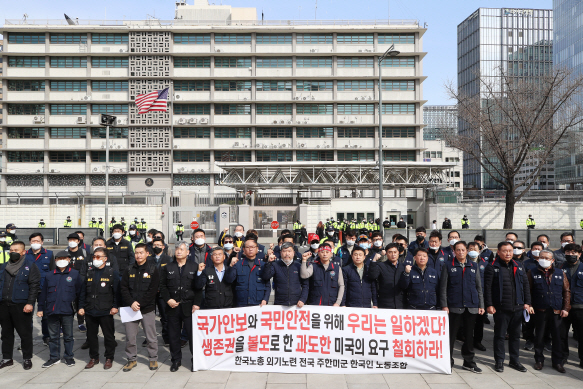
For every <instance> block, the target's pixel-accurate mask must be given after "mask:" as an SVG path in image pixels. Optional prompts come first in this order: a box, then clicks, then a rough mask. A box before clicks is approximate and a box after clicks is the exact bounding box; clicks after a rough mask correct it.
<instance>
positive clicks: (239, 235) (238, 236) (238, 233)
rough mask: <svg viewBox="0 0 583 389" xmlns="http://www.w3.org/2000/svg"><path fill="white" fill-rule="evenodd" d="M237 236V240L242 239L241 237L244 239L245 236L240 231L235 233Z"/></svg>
mask: <svg viewBox="0 0 583 389" xmlns="http://www.w3.org/2000/svg"><path fill="white" fill-rule="evenodd" d="M235 236H236V237H237V238H240V237H242V236H243V233H242V232H240V231H237V232H235Z"/></svg>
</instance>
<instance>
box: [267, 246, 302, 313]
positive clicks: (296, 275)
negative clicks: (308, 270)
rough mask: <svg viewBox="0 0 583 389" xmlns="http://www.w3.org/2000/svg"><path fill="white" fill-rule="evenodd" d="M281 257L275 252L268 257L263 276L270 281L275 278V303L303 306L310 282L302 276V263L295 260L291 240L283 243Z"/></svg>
mask: <svg viewBox="0 0 583 389" xmlns="http://www.w3.org/2000/svg"><path fill="white" fill-rule="evenodd" d="M280 253H281V259H279V260H276V257H275V255H274V254H271V255H270V256H269V258H268V262H267V263H266V264H265V268H264V269H263V274H261V278H263V279H264V280H265V281H269V280H270V279H271V278H273V286H274V291H275V302H274V304H275V305H285V306H288V307H289V306H292V305H297V306H298V307H299V308H301V307H303V306H304V304H305V303H306V301H307V300H308V291H309V282H308V280H307V279H303V278H301V277H300V271H301V265H300V263H299V262H297V261H294V256H295V251H294V245H293V243H291V242H286V243H284V244H282V245H281V251H280Z"/></svg>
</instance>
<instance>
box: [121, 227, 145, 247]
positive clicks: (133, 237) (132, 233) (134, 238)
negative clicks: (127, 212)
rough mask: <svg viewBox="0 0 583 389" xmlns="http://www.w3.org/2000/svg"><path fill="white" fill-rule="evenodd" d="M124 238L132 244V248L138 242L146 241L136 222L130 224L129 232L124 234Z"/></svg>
mask: <svg viewBox="0 0 583 389" xmlns="http://www.w3.org/2000/svg"><path fill="white" fill-rule="evenodd" d="M124 239H125V240H127V241H128V242H130V243H131V244H132V249H134V248H135V247H136V245H137V244H138V243H144V238H143V237H142V234H140V232H139V231H138V228H137V226H136V225H135V224H130V230H129V234H128V235H126V236H124Z"/></svg>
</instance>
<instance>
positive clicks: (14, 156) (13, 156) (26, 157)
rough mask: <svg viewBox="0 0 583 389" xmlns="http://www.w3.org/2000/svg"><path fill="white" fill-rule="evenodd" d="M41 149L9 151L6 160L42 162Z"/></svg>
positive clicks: (42, 153)
mask: <svg viewBox="0 0 583 389" xmlns="http://www.w3.org/2000/svg"><path fill="white" fill-rule="evenodd" d="M44 155H45V153H44V152H43V151H9V152H8V162H44Z"/></svg>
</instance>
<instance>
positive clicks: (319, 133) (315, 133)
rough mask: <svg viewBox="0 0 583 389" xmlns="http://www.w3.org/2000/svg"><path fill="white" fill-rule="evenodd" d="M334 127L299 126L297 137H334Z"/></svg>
mask: <svg viewBox="0 0 583 389" xmlns="http://www.w3.org/2000/svg"><path fill="white" fill-rule="evenodd" d="M333 137H334V128H332V127H322V128H314V127H298V128H296V138H333Z"/></svg>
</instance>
